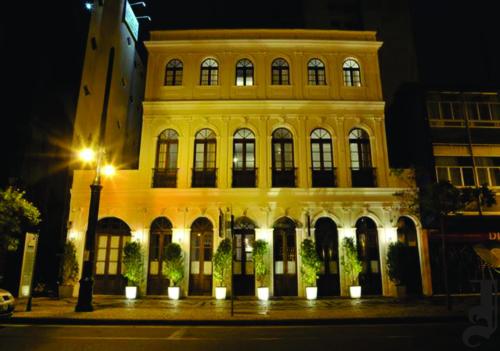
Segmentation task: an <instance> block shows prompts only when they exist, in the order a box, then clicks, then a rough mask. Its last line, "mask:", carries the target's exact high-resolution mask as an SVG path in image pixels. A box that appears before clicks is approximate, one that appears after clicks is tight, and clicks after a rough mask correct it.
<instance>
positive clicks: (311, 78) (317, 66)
mask: <svg viewBox="0 0 500 351" xmlns="http://www.w3.org/2000/svg"><path fill="white" fill-rule="evenodd" d="M307 77H308V79H307V81H308V83H309V85H326V77H325V64H324V63H323V62H322V61H321V60H319V59H316V58H314V59H311V60H310V61H309V63H308V64H307Z"/></svg>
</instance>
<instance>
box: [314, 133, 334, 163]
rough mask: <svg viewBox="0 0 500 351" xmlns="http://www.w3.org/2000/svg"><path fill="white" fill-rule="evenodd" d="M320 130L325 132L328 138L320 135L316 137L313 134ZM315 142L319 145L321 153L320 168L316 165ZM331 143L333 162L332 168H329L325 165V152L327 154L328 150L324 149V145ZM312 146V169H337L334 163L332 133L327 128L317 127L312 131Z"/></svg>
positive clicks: (331, 161) (331, 159)
mask: <svg viewBox="0 0 500 351" xmlns="http://www.w3.org/2000/svg"><path fill="white" fill-rule="evenodd" d="M316 131H318V132H320V131H321V132H323V133H324V134H323V135H327V137H326V138H323V137H321V136H320V137H319V138H316V137H314V136H313V134H314V133H315V132H316ZM313 144H318V145H319V148H318V149H319V151H318V153H319V155H320V159H319V163H320V167H319V168H315V166H314V150H313ZM326 144H328V145H330V156H331V158H330V163H331V167H330V168H327V167H326V166H325V154H326V152H327V151H326V150H324V145H326ZM310 147H311V169H312V170H313V171H332V170H333V169H335V165H334V159H333V143H332V136H331V134H330V132H328V131H327V130H326V129H324V128H315V129H314V130H313V131H312V132H311V142H310Z"/></svg>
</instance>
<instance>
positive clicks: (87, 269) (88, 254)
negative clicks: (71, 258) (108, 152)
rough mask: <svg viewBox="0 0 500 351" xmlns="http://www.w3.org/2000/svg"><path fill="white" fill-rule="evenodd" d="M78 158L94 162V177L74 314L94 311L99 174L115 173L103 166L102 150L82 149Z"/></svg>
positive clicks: (103, 153) (109, 166) (99, 193)
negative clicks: (93, 295) (93, 291)
mask: <svg viewBox="0 0 500 351" xmlns="http://www.w3.org/2000/svg"><path fill="white" fill-rule="evenodd" d="M79 156H80V158H81V160H82V161H84V162H87V163H90V162H93V161H94V160H95V177H94V180H93V181H92V184H90V204H89V219H88V222H87V232H86V233H85V250H84V253H83V267H82V278H81V279H80V289H79V291H78V302H77V304H76V307H75V311H76V312H91V311H93V310H94V308H93V306H92V290H93V287H94V277H93V270H94V251H95V235H96V228H97V220H98V218H99V200H100V197H101V190H102V185H101V174H103V175H106V176H111V175H113V174H114V173H115V169H114V167H113V166H111V165H105V164H103V162H104V156H105V152H104V149H103V148H100V149H99V150H98V151H97V153H95V152H94V151H93V150H92V149H84V150H82V151H80V153H79Z"/></svg>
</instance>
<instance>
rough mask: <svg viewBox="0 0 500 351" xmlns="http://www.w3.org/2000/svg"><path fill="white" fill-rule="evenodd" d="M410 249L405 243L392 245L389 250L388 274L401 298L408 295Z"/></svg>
mask: <svg viewBox="0 0 500 351" xmlns="http://www.w3.org/2000/svg"><path fill="white" fill-rule="evenodd" d="M410 257H411V256H410V252H409V247H408V245H406V244H405V243H402V242H396V243H390V244H389V247H388V250H387V274H388V275H389V279H391V280H392V281H393V282H394V284H396V287H397V292H398V296H399V297H404V296H405V295H406V285H407V284H408V269H409V265H410V264H411V262H410V261H409V260H410Z"/></svg>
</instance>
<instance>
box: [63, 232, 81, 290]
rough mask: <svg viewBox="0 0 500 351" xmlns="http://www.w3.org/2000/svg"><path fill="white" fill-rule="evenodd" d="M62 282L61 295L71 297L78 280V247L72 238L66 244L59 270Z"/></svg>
mask: <svg viewBox="0 0 500 351" xmlns="http://www.w3.org/2000/svg"><path fill="white" fill-rule="evenodd" d="M59 274H60V277H61V284H59V297H60V298H65V297H71V296H72V295H73V287H74V286H75V284H76V283H77V282H78V261H77V259H76V247H75V244H74V243H73V241H72V240H68V241H66V243H65V244H64V252H63V255H62V262H61V267H60V271H59Z"/></svg>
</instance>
